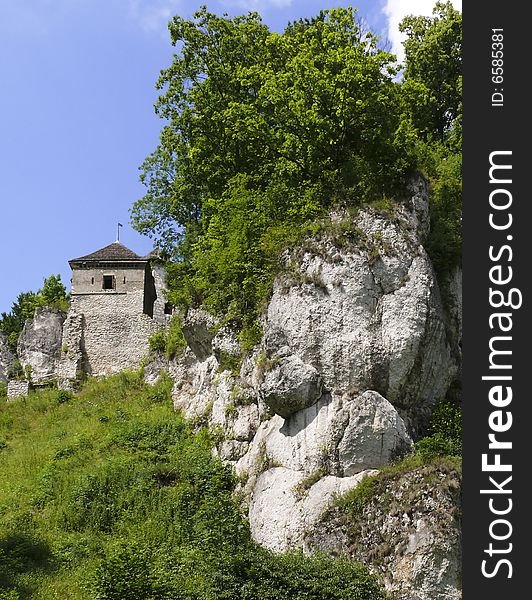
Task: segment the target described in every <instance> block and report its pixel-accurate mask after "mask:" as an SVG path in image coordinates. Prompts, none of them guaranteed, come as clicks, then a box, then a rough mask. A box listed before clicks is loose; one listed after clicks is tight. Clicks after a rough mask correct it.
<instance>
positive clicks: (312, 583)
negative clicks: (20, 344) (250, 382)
mask: <svg viewBox="0 0 532 600" xmlns="http://www.w3.org/2000/svg"><path fill="white" fill-rule="evenodd" d="M0 440H1V442H2V443H1V444H0V600H19V599H20V600H22V599H26V598H31V599H35V600H51V599H61V600H81V599H94V600H136V599H138V600H142V599H146V600H148V599H150V600H159V599H160V600H166V599H168V600H170V599H172V600H178V599H183V600H224V599H227V600H233V599H234V600H237V599H238V600H240V599H242V600H254V599H256V600H259V599H260V600H292V599H293V598H298V599H299V600H321V599H324V600H326V599H330V600H342V599H347V598H349V599H352V598H354V599H360V600H374V599H375V600H377V599H381V598H384V596H383V593H382V591H381V588H380V587H379V585H378V583H377V581H376V580H375V578H374V577H373V576H371V575H370V574H369V573H368V571H367V570H366V569H365V568H364V567H362V566H360V565H357V564H355V563H352V562H349V561H345V560H336V561H335V560H332V559H330V558H327V557H324V556H315V557H311V558H309V557H305V556H303V555H302V554H300V553H290V554H286V555H282V556H274V555H273V554H272V553H270V552H268V551H266V550H264V549H262V548H259V547H258V546H257V545H255V544H254V543H253V542H252V541H251V539H250V533H249V527H248V525H247V523H246V522H245V520H244V519H243V518H242V516H241V514H240V512H239V510H238V507H237V506H236V504H235V501H234V499H233V489H234V485H235V481H234V477H233V475H232V473H231V471H230V470H229V469H228V468H227V467H226V466H224V465H223V464H222V463H221V462H220V461H218V460H216V459H214V458H213V457H212V455H211V439H210V434H209V432H208V431H207V430H206V429H202V430H200V431H199V432H196V433H194V432H193V431H192V430H191V427H190V425H189V424H188V423H187V422H186V421H185V420H184V419H183V418H182V417H181V416H180V415H178V414H176V413H174V411H173V408H172V403H171V398H170V382H169V381H166V380H163V381H162V382H161V383H160V384H159V385H158V386H157V387H155V388H151V387H149V386H146V385H145V384H144V383H143V381H142V377H141V375H140V374H139V373H131V372H123V373H121V374H119V375H116V376H113V377H110V378H108V379H106V380H103V381H96V380H89V381H87V382H86V384H85V386H84V387H83V389H82V390H81V391H80V392H79V393H78V394H77V395H75V396H70V395H68V394H64V393H61V392H59V391H58V390H46V391H41V392H38V393H31V394H30V396H29V397H28V398H27V399H25V400H20V401H15V402H11V403H7V402H5V401H3V402H2V403H1V404H0ZM331 581H333V582H335V583H334V586H331V585H330V582H331Z"/></svg>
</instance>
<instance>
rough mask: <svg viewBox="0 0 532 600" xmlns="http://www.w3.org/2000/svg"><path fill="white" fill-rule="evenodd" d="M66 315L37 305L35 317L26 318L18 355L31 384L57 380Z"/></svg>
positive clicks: (18, 346) (19, 341)
mask: <svg viewBox="0 0 532 600" xmlns="http://www.w3.org/2000/svg"><path fill="white" fill-rule="evenodd" d="M64 321H65V314H64V313H62V312H60V311H58V310H55V309H49V308H38V309H37V310H36V311H35V316H34V318H33V319H31V320H28V321H26V323H25V324H24V329H23V330H22V333H21V334H20V337H19V340H18V345H17V354H18V357H19V360H20V363H21V365H22V367H23V368H24V370H25V371H26V372H28V371H29V372H30V373H31V376H30V379H31V381H32V383H37V384H39V383H46V382H48V381H51V380H53V379H55V377H56V370H57V367H58V365H59V361H60V360H61V344H62V336H63V323H64Z"/></svg>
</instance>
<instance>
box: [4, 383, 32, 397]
mask: <svg viewBox="0 0 532 600" xmlns="http://www.w3.org/2000/svg"><path fill="white" fill-rule="evenodd" d="M29 391H30V384H29V382H27V381H25V380H21V381H19V380H18V379H12V380H11V381H9V383H8V384H7V399H8V400H16V399H17V398H23V397H24V396H27V395H28V392H29Z"/></svg>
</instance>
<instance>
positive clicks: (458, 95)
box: [399, 2, 462, 146]
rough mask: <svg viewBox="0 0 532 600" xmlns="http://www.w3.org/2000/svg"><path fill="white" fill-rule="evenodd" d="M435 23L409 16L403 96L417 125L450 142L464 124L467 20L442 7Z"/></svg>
mask: <svg viewBox="0 0 532 600" xmlns="http://www.w3.org/2000/svg"><path fill="white" fill-rule="evenodd" d="M433 15H434V16H433V17H432V18H431V17H424V16H409V17H407V18H405V19H404V20H403V21H402V23H401V25H400V27H399V29H400V31H402V32H404V33H406V36H407V38H406V41H405V42H404V48H405V69H404V74H403V78H404V84H403V94H404V98H405V100H406V102H405V105H406V107H407V110H408V112H409V113H410V114H411V116H412V119H413V123H414V125H415V126H416V127H417V128H418V130H419V131H420V132H421V133H423V134H424V135H425V136H434V137H436V138H437V139H439V140H442V141H443V140H445V139H447V138H449V137H452V136H453V135H454V136H456V135H457V134H459V139H458V140H457V141H456V142H457V145H458V146H459V145H460V144H461V119H462V14H461V13H460V12H459V11H458V10H456V9H455V8H453V6H452V4H451V3H450V2H445V3H443V2H437V3H436V6H435V7H434V10H433Z"/></svg>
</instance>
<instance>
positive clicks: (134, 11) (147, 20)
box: [128, 0, 183, 32]
mask: <svg viewBox="0 0 532 600" xmlns="http://www.w3.org/2000/svg"><path fill="white" fill-rule="evenodd" d="M182 7H183V2H182V0H128V9H129V16H130V18H132V19H133V20H134V21H136V22H137V23H138V24H139V25H140V26H141V27H142V28H143V29H145V30H146V31H165V32H166V27H167V24H168V21H169V20H170V19H171V18H172V17H173V16H174V15H175V14H177V13H178V12H179V9H180V8H182Z"/></svg>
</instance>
